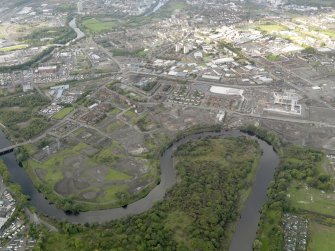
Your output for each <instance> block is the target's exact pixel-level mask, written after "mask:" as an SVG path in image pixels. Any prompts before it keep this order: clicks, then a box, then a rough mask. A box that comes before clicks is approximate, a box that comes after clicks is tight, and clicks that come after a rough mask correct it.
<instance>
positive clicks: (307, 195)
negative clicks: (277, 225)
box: [288, 183, 335, 217]
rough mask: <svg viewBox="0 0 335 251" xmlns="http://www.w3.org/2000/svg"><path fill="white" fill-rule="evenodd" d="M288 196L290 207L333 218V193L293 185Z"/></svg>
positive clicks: (334, 214) (334, 206) (334, 213)
mask: <svg viewBox="0 0 335 251" xmlns="http://www.w3.org/2000/svg"><path fill="white" fill-rule="evenodd" d="M288 194H289V195H288V196H289V197H290V200H291V203H292V205H293V206H294V207H296V208H300V209H303V210H308V211H312V212H315V213H320V214H326V215H330V216H334V217H335V193H334V192H323V191H321V190H319V189H315V188H311V187H306V185H305V184H304V183H294V185H292V186H291V187H290V189H289V191H288Z"/></svg>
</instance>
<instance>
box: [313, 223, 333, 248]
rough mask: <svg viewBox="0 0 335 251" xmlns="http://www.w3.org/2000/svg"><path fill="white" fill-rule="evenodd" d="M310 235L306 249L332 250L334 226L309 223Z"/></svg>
mask: <svg viewBox="0 0 335 251" xmlns="http://www.w3.org/2000/svg"><path fill="white" fill-rule="evenodd" d="M310 229H311V236H310V239H309V243H308V248H307V250H308V251H334V249H335V228H334V227H328V226H324V225H320V224H317V223H315V222H312V223H311V227H310Z"/></svg>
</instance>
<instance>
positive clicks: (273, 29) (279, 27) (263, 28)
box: [257, 24, 287, 33]
mask: <svg viewBox="0 0 335 251" xmlns="http://www.w3.org/2000/svg"><path fill="white" fill-rule="evenodd" d="M257 28H258V29H259V30H261V31H265V32H268V33H271V32H276V31H284V30H286V29H287V28H286V27H285V26H282V25H279V24H264V25H259V26H258V27H257Z"/></svg>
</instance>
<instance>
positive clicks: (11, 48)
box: [0, 44, 29, 52]
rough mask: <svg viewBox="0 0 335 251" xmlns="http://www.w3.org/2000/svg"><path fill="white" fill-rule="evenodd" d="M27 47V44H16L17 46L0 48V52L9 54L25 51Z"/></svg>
mask: <svg viewBox="0 0 335 251" xmlns="http://www.w3.org/2000/svg"><path fill="white" fill-rule="evenodd" d="M28 47H29V45H27V44H18V45H13V46H8V47H3V48H0V51H3V52H9V51H16V50H22V49H25V48H28Z"/></svg>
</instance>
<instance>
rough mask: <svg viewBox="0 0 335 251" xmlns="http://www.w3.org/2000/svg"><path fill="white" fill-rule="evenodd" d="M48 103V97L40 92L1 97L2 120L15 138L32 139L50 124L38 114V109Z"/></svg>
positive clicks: (0, 115)
mask: <svg viewBox="0 0 335 251" xmlns="http://www.w3.org/2000/svg"><path fill="white" fill-rule="evenodd" d="M48 103H49V101H48V99H46V98H45V97H42V96H41V95H39V94H26V95H24V96H20V98H18V96H10V97H4V98H1V99H0V122H1V123H2V124H4V125H5V126H6V127H7V129H8V130H9V133H10V134H11V136H13V137H14V138H23V139H30V138H32V137H33V136H35V135H37V134H38V133H40V132H41V131H43V130H45V129H46V128H47V127H48V126H49V124H48V122H47V121H46V119H45V117H42V116H39V115H38V114H37V112H38V109H40V108H41V107H42V106H45V105H47V104H48ZM20 123H22V126H20Z"/></svg>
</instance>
